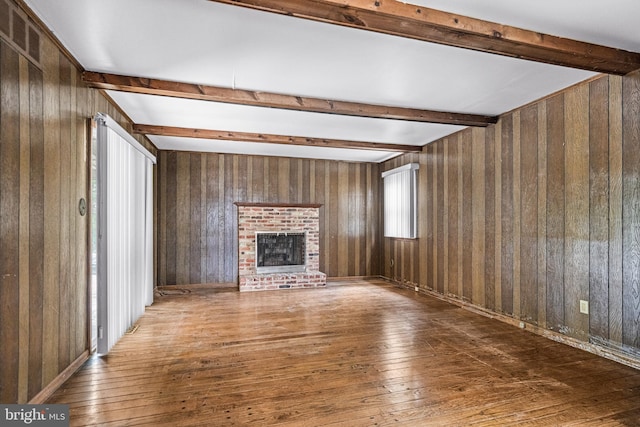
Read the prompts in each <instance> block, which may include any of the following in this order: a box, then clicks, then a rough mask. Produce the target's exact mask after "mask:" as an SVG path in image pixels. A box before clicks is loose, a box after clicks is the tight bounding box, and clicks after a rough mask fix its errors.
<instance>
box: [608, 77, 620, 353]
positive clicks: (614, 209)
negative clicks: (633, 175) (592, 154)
mask: <svg viewBox="0 0 640 427" xmlns="http://www.w3.org/2000/svg"><path fill="white" fill-rule="evenodd" d="M622 206H623V204H622V77H614V76H609V307H608V310H609V336H608V338H609V339H610V340H611V341H612V342H614V343H617V344H621V343H622V258H623V257H622V210H623V209H622Z"/></svg>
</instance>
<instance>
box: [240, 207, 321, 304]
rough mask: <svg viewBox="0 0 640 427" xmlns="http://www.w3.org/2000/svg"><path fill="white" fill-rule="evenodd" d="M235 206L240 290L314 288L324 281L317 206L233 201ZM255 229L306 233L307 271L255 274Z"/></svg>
mask: <svg viewBox="0 0 640 427" xmlns="http://www.w3.org/2000/svg"><path fill="white" fill-rule="evenodd" d="M236 206H238V281H239V289H240V291H241V292H244V291H261V290H270V289H294V288H315V287H318V286H325V285H326V284H327V276H326V274H324V273H322V272H320V271H319V268H320V213H319V209H320V205H282V204H279V205H275V204H263V203H236ZM256 232H270V233H274V232H306V233H307V234H306V235H307V237H306V249H307V262H306V271H304V272H299V273H293V272H292V273H288V272H279V273H269V274H257V273H256Z"/></svg>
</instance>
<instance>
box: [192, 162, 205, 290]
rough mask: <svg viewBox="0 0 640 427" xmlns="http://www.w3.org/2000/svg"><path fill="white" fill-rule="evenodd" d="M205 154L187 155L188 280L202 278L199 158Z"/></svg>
mask: <svg viewBox="0 0 640 427" xmlns="http://www.w3.org/2000/svg"><path fill="white" fill-rule="evenodd" d="M202 157H206V156H200V155H194V154H191V155H190V156H189V192H190V194H189V200H192V203H191V204H190V212H189V221H188V222H189V224H190V226H191V230H190V233H189V237H190V239H189V247H190V249H191V253H190V254H189V261H190V263H189V276H190V278H189V280H190V281H200V280H202V269H201V265H202V259H203V258H204V257H203V256H202V253H201V249H202V246H201V245H200V241H201V239H202V235H201V218H200V217H201V215H200V212H201V209H202V202H201V198H202V191H201V186H200V185H201V181H202V177H201V169H200V165H201V158H202Z"/></svg>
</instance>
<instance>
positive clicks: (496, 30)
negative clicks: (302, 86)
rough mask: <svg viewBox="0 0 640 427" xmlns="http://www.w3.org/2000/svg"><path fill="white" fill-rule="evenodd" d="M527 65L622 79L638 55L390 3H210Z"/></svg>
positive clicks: (634, 67) (638, 65)
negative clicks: (541, 64)
mask: <svg viewBox="0 0 640 427" xmlns="http://www.w3.org/2000/svg"><path fill="white" fill-rule="evenodd" d="M211 1H215V2H218V3H225V4H231V5H237V6H244V7H248V8H251V9H258V10H263V11H268V12H274V13H279V14H284V15H291V16H296V17H300V18H306V19H311V20H314V21H321V22H327V23H330V24H336V25H342V26H346V27H352V28H359V29H363V30H369V31H374V32H379V33H384V34H391V35H395V36H400V37H407V38H412V39H417V40H422V41H427V42H433V43H439V44H444V45H449V46H455V47H461V48H467V49H473V50H479V51H482V52H490V53H495V54H499V55H505V56H510V57H516V58H522V59H527V60H531V61H537V62H544V63H549V64H555V65H561V66H565V67H572V68H579V69H584V70H589V71H596V72H602V73H609V74H619V75H624V74H627V73H629V72H631V71H634V70H637V69H640V54H639V53H635V52H628V51H624V50H621V49H614V48H610V47H606V46H601V45H596V44H591V43H585V42H581V41H577V40H571V39H566V38H562V37H557V36H551V35H547V34H542V33H538V32H535V31H530V30H524V29H521V28H516V27H511V26H508V25H502V24H497V23H493V22H488V21H483V20H480V19H475V18H471V17H466V16H461V15H456V14H453V13H448V12H443V11H439V10H435V9H429V8H426V7H422V6H416V5H409V4H405V3H401V2H398V1H393V0H211Z"/></svg>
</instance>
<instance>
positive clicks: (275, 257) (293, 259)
mask: <svg viewBox="0 0 640 427" xmlns="http://www.w3.org/2000/svg"><path fill="white" fill-rule="evenodd" d="M305 241H306V233H304V232H301V233H300V232H291V233H287V232H280V233H261V232H257V233H256V272H257V273H258V274H262V273H280V272H300V271H305V268H306V258H307V256H306V247H305Z"/></svg>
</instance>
